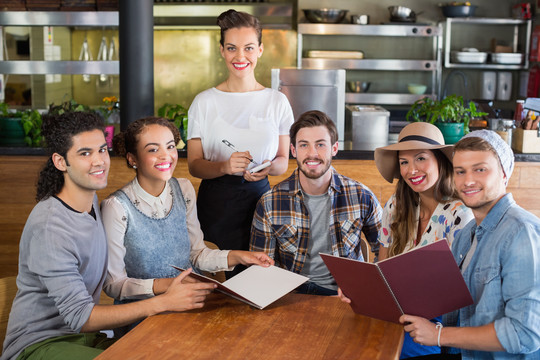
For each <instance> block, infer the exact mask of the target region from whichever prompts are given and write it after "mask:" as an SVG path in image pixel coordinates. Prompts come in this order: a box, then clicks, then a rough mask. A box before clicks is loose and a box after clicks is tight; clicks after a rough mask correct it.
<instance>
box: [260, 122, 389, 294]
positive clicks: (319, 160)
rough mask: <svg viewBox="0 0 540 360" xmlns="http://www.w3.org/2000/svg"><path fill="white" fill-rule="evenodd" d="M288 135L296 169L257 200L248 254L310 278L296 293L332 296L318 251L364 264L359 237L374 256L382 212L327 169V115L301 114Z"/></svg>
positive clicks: (331, 130) (333, 144) (330, 135)
mask: <svg viewBox="0 0 540 360" xmlns="http://www.w3.org/2000/svg"><path fill="white" fill-rule="evenodd" d="M290 136H291V153H292V155H293V156H294V157H295V158H296V162H297V164H298V168H297V169H296V170H295V171H294V173H293V174H292V175H291V176H290V177H289V178H288V179H286V180H284V181H282V182H280V183H279V184H277V185H276V186H275V187H274V188H273V189H271V190H270V191H268V192H266V193H265V194H264V195H263V196H262V197H261V199H260V200H259V202H258V204H257V208H256V210H255V215H254V217H253V225H252V227H251V241H250V250H252V251H264V252H266V253H267V254H268V255H269V256H270V257H271V258H273V259H274V260H275V264H276V266H280V267H282V268H285V269H287V270H289V271H292V272H295V273H299V274H302V275H305V276H307V277H309V279H310V281H308V282H306V283H304V284H302V285H301V286H300V287H299V288H298V289H297V291H298V292H301V293H307V294H317V295H336V294H337V284H336V282H335V281H334V279H333V277H332V275H331V274H330V272H329V271H328V269H327V268H326V266H325V265H324V263H323V261H322V259H321V257H320V256H319V252H323V253H329V254H333V255H336V256H342V257H348V258H351V259H356V260H363V257H362V251H361V247H360V244H361V238H360V236H361V232H363V233H364V235H365V237H366V239H367V241H368V242H369V243H370V244H371V248H372V251H374V252H375V253H377V250H378V245H379V242H378V240H377V239H378V234H379V229H380V222H381V214H382V209H381V206H380V205H379V201H378V200H377V198H376V197H375V195H374V194H373V193H372V192H371V191H370V190H369V189H368V188H367V187H365V186H364V185H362V184H360V183H359V182H357V181H354V180H352V179H349V178H347V177H345V176H343V175H340V174H338V173H337V172H336V170H335V169H334V168H333V167H332V166H331V163H332V156H335V155H336V154H337V151H338V143H337V140H338V134H337V130H336V126H335V125H334V122H333V121H332V120H331V119H330V118H329V117H328V116H327V115H326V114H324V113H323V112H320V111H308V112H306V113H304V114H302V115H300V117H299V119H298V120H297V121H296V122H295V123H294V124H293V125H292V126H291V129H290Z"/></svg>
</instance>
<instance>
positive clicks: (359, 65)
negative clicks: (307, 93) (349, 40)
mask: <svg viewBox="0 0 540 360" xmlns="http://www.w3.org/2000/svg"><path fill="white" fill-rule="evenodd" d="M302 67H303V68H309V69H345V70H379V71H381V70H387V71H435V70H436V69H437V60H399V59H397V60H394V59H362V60H357V59H323V58H303V59H302Z"/></svg>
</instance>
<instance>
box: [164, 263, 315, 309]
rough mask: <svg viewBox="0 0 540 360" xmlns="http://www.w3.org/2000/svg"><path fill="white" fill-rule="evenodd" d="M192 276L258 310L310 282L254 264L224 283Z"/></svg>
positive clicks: (202, 276) (301, 277) (272, 268)
mask: <svg viewBox="0 0 540 360" xmlns="http://www.w3.org/2000/svg"><path fill="white" fill-rule="evenodd" d="M171 266H172V267H174V268H175V269H177V270H179V271H184V270H185V269H182V268H179V267H177V266H174V265H171ZM189 276H192V277H194V278H195V279H197V280H199V281H202V282H211V283H214V284H216V285H217V288H216V290H217V291H219V292H222V293H224V294H226V295H229V296H231V297H233V298H235V299H237V300H240V301H243V302H245V303H246V304H249V305H251V306H253V307H256V308H257V309H264V308H265V307H267V306H268V305H270V304H271V303H273V302H274V301H276V300H278V299H279V298H281V297H283V296H284V295H287V294H288V293H290V292H291V291H293V290H294V289H296V288H297V287H298V286H300V285H302V284H303V283H304V282H306V281H308V280H309V278H307V277H305V276H302V275H299V274H296V273H293V272H291V271H288V270H285V269H282V268H279V267H277V266H269V267H262V266H258V265H251V266H250V267H248V268H247V269H246V270H244V271H242V272H241V273H239V274H238V275H236V276H234V277H232V278H230V279H229V280H227V281H225V282H223V283H220V282H219V281H216V280H214V279H211V278H209V277H207V276H204V275H200V274H195V273H191V274H190V275H189Z"/></svg>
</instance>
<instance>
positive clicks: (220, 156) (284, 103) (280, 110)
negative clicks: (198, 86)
mask: <svg viewBox="0 0 540 360" xmlns="http://www.w3.org/2000/svg"><path fill="white" fill-rule="evenodd" d="M188 117H189V123H188V140H189V139H195V138H200V139H201V145H202V149H203V155H204V158H205V159H206V160H209V161H226V160H228V159H229V157H230V156H231V154H232V153H233V152H234V150H232V149H231V148H229V147H227V145H225V144H224V143H223V140H227V141H229V142H230V143H232V144H233V145H234V147H235V148H236V149H237V150H238V151H246V150H249V152H250V154H251V156H253V160H254V161H255V162H256V163H258V164H262V163H263V161H264V160H274V158H275V157H276V154H277V151H278V149H279V137H280V136H281V135H289V129H290V127H291V125H292V123H293V122H294V116H293V112H292V109H291V105H290V104H289V100H287V97H286V96H285V94H283V93H282V92H279V91H277V90H274V89H269V88H265V89H263V90H258V91H249V92H244V93H232V92H224V91H220V90H218V89H216V88H210V89H207V90H205V91H203V92H201V93H200V94H198V95H197V96H196V97H195V99H194V100H193V102H192V103H191V106H190V107H189V111H188ZM254 166H255V164H249V166H248V169H250V168H252V167H254ZM236 175H242V173H238V174H236Z"/></svg>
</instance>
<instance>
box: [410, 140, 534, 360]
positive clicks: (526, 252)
mask: <svg viewBox="0 0 540 360" xmlns="http://www.w3.org/2000/svg"><path fill="white" fill-rule="evenodd" d="M453 163H454V182H455V184H456V187H457V190H458V192H459V196H460V198H461V199H462V200H463V202H464V203H465V204H466V205H467V206H469V207H470V208H471V209H472V211H473V213H474V216H475V220H474V221H471V222H470V223H469V224H467V226H465V227H464V228H463V230H462V231H461V232H460V233H459V234H458V235H457V237H456V239H455V241H454V244H453V246H452V252H453V253H454V257H455V259H456V262H457V263H458V265H459V266H460V268H461V271H462V274H463V278H464V279H465V282H466V283H467V286H468V288H469V290H470V292H471V295H472V297H473V299H474V304H473V305H471V306H467V307H464V308H462V309H460V310H459V311H456V312H454V313H450V314H446V315H445V319H444V320H445V321H444V323H445V326H444V327H440V326H439V327H437V328H436V326H435V325H434V324H433V323H431V322H429V321H427V320H425V319H423V318H420V317H416V316H411V315H403V316H402V317H401V319H400V321H401V322H402V323H404V324H406V325H405V330H406V331H408V332H410V334H411V336H412V337H413V338H414V339H415V341H416V342H418V343H421V344H425V345H438V346H442V347H448V348H452V349H444V350H445V351H448V352H456V351H458V350H457V349H455V348H460V349H462V350H461V355H462V358H463V359H487V358H489V359H492V358H497V359H540V219H538V218H537V217H536V216H534V215H533V214H531V213H530V212H528V211H526V210H524V209H523V208H521V207H520V206H518V205H517V204H516V203H515V201H514V199H513V197H512V195H511V194H509V193H506V186H507V185H508V179H509V178H510V176H511V175H512V170H513V168H514V154H513V152H512V150H511V149H510V147H509V146H508V144H507V143H506V142H504V141H503V140H502V138H501V137H500V136H498V134H497V133H495V132H493V131H490V130H480V131H473V132H471V133H470V134H468V135H466V136H465V137H463V138H462V139H461V140H460V141H459V142H458V143H457V144H456V145H455V150H454V158H453Z"/></svg>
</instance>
